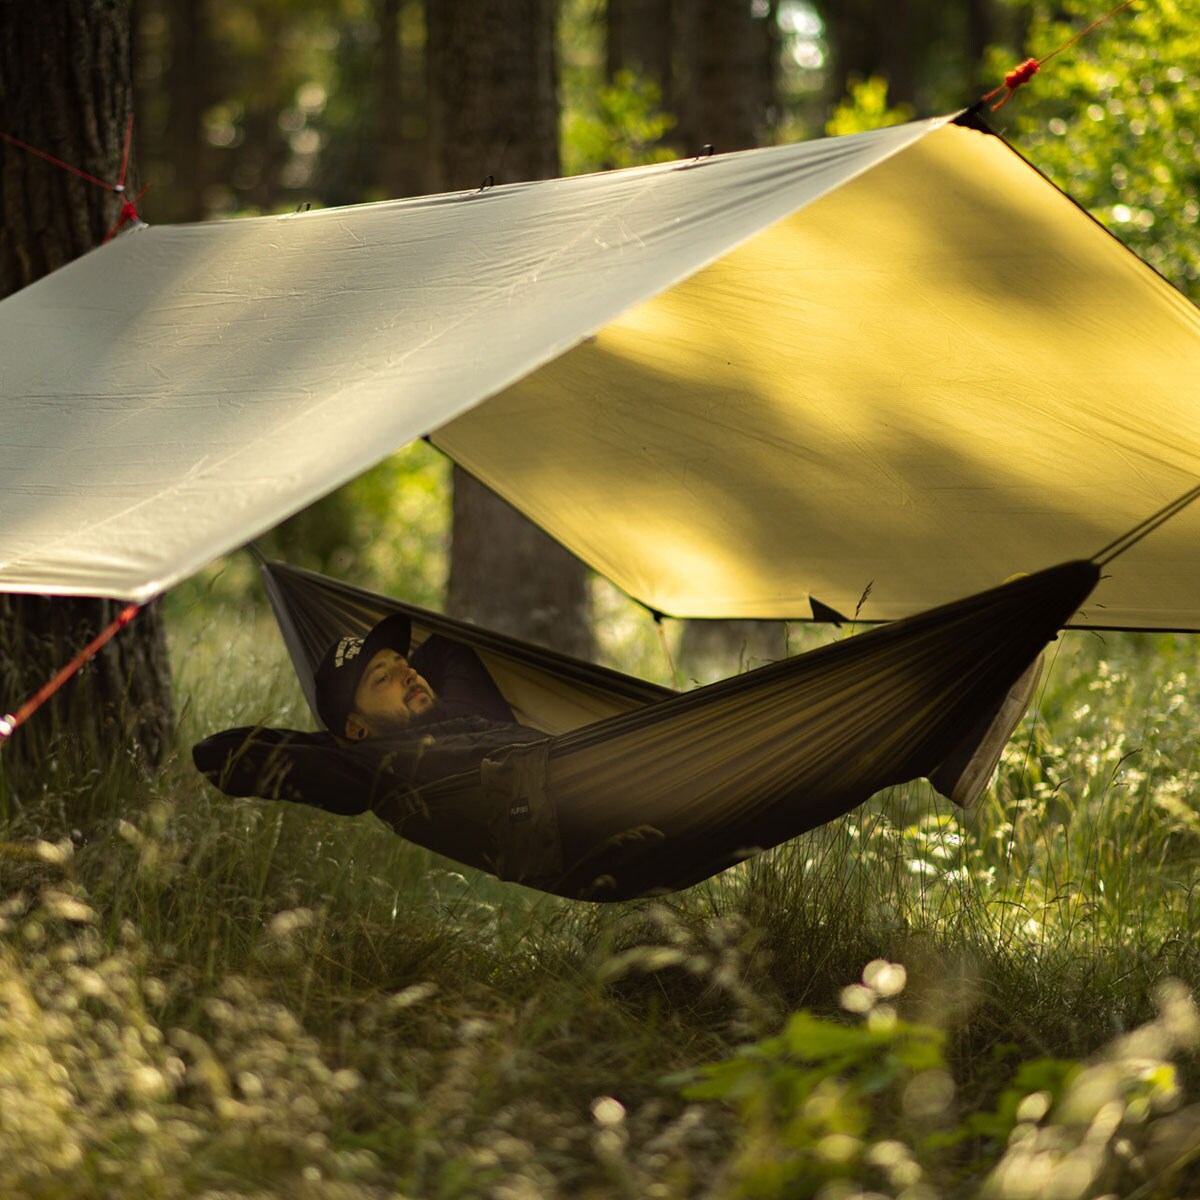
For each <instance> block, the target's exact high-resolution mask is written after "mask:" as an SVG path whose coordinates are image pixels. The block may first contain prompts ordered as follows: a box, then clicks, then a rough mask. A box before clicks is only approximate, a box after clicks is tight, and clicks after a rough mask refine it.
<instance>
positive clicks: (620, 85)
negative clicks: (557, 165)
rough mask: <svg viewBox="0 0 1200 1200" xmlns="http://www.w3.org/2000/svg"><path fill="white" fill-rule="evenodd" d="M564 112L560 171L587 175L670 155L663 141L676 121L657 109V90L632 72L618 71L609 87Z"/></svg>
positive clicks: (593, 91) (591, 92)
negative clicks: (588, 172) (590, 172)
mask: <svg viewBox="0 0 1200 1200" xmlns="http://www.w3.org/2000/svg"><path fill="white" fill-rule="evenodd" d="M579 101H580V102H579V103H577V104H575V105H573V106H572V107H571V108H569V109H567V110H566V112H565V113H564V114H563V122H562V143H563V170H564V172H565V173H566V174H567V175H579V174H583V173H584V172H587V171H599V170H612V169H614V168H619V167H636V166H641V165H642V164H644V163H654V162H667V161H669V160H670V159H672V158H674V157H675V153H674V151H673V150H671V149H670V148H668V147H666V146H664V145H663V138H664V137H665V136H666V135H667V133H669V132H670V130H671V129H672V128H673V127H674V125H675V118H674V117H672V116H670V115H669V114H668V113H665V112H663V111H662V109H661V107H660V105H661V103H662V95H661V93H660V90H659V88H658V86H657V85H656V84H654V83H652V82H651V81H649V80H646V79H641V78H639V77H638V76H636V75H635V74H633V73H632V72H631V71H621V72H618V74H617V77H616V79H615V80H614V81H613V82H612V83H611V84H605V85H602V86H600V87H596V88H594V89H589V91H588V93H587V94H586V96H581V97H579Z"/></svg>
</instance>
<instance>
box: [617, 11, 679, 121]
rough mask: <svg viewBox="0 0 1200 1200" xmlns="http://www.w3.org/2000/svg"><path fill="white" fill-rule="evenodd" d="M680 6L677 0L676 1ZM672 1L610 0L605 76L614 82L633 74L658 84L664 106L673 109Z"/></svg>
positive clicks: (666, 108)
mask: <svg viewBox="0 0 1200 1200" xmlns="http://www.w3.org/2000/svg"><path fill="white" fill-rule="evenodd" d="M676 4H678V0H676ZM671 10H672V0H608V8H607V13H606V24H605V28H606V37H605V61H604V73H605V77H606V78H607V80H608V82H609V83H612V82H613V81H614V80H615V79H616V77H617V75H618V73H619V72H621V71H632V72H633V73H634V74H635V75H640V76H641V77H642V78H643V79H649V80H651V81H652V82H654V83H656V84H657V85H658V87H659V91H660V92H661V94H662V107H663V108H664V109H665V110H668V111H669V109H670V107H671V96H672V78H671V76H672V71H671V40H672V39H671V32H672V25H671V18H672V11H671Z"/></svg>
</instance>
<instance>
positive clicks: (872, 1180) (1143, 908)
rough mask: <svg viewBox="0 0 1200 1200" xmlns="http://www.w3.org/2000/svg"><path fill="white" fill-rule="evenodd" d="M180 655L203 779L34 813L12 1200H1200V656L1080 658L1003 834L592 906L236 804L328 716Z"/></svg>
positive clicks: (206, 661) (5, 1106) (971, 826)
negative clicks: (267, 736) (220, 784)
mask: <svg viewBox="0 0 1200 1200" xmlns="http://www.w3.org/2000/svg"><path fill="white" fill-rule="evenodd" d="M185 615H186V614H185ZM172 628H173V629H174V630H175V632H174V633H173V638H174V642H173V657H174V663H175V673H176V690H177V695H178V697H180V698H181V699H183V700H184V703H182V704H181V706H180V707H181V713H180V730H179V751H178V754H177V755H176V757H175V758H174V759H173V760H172V761H171V762H169V763H168V764H166V765H165V766H164V767H162V768H161V769H159V770H156V771H154V772H152V773H147V772H144V771H140V770H138V769H137V768H136V767H135V766H133V765H131V764H126V763H120V762H118V763H114V764H113V765H112V767H111V768H110V769H109V770H108V771H107V772H105V773H98V774H97V775H96V776H94V777H92V778H90V779H88V780H85V781H82V782H80V783H79V784H77V785H73V790H64V789H63V788H56V787H55V786H54V785H53V784H51V783H47V784H46V785H45V787H44V788H43V789H42V790H41V792H40V793H39V794H37V795H12V794H6V795H5V796H4V800H3V806H2V811H0V818H2V819H3V828H2V830H0V837H2V838H3V844H2V846H0V1195H3V1196H5V1197H7V1196H13V1197H29V1198H31V1200H51V1198H53V1200H58V1198H60V1197H61V1198H66V1197H70V1198H71V1200H89V1198H92V1197H94V1198H96V1200H101V1198H102V1200H123V1198H125V1197H128V1198H130V1200H132V1198H134V1197H137V1198H138V1200H143V1198H151V1200H154V1198H174V1197H213V1198H216V1197H276V1196H278V1197H288V1198H289V1200H308V1198H313V1200H316V1198H322V1200H324V1198H329V1200H335V1198H336V1200H359V1198H375V1197H380V1198H382V1197H392V1196H408V1197H437V1198H445V1200H451V1198H455V1197H476V1196H479V1197H496V1198H497V1200H520V1198H524V1197H529V1198H530V1200H532V1198H534V1197H537V1198H547V1197H560V1196H561V1197H610V1196H611V1197H638V1198H642V1197H662V1198H664V1200H665V1198H674V1197H731V1196H747V1197H750V1196H761V1197H774V1196H796V1197H808V1196H816V1197H820V1200H851V1198H852V1197H880V1196H883V1197H897V1198H900V1197H903V1198H904V1200H935V1198H938V1197H960V1196H963V1197H966V1196H987V1197H1013V1198H1020V1197H1042V1196H1053V1197H1063V1198H1070V1197H1101V1196H1129V1197H1139V1198H1142V1197H1175V1196H1181V1195H1189V1194H1190V1195H1195V1194H1197V1193H1198V1192H1200V1174H1198V1172H1197V1166H1196V1164H1197V1161H1198V1160H1200V1078H1198V1075H1197V1070H1196V1067H1197V1059H1196V1053H1197V1049H1198V1048H1200V1018H1198V1017H1197V1012H1196V1008H1195V1006H1194V1004H1193V1000H1192V993H1193V991H1194V990H1195V988H1196V986H1197V984H1198V983H1200V949H1198V948H1197V942H1196V939H1195V937H1194V930H1195V929H1196V927H1197V916H1198V915H1200V887H1198V886H1197V885H1198V884H1200V814H1198V812H1197V807H1196V803H1195V800H1196V793H1197V787H1196V781H1197V769H1198V768H1197V754H1196V748H1197V738H1198V735H1197V728H1198V722H1197V713H1198V710H1200V699H1198V698H1197V696H1196V695H1195V690H1194V684H1193V681H1194V679H1195V678H1196V671H1195V668H1196V649H1195V647H1194V645H1193V642H1192V640H1191V639H1188V638H1185V637H1168V636H1157V637H1147V636H1133V635H1106V636H1104V637H1098V636H1096V635H1084V634H1068V635H1065V636H1064V637H1062V638H1061V639H1060V640H1059V642H1058V643H1056V646H1055V647H1054V649H1053V650H1052V652H1051V658H1052V659H1053V662H1052V668H1051V670H1050V671H1049V674H1048V678H1047V680H1046V682H1045V683H1044V685H1043V688H1042V690H1041V692H1040V694H1039V697H1038V701H1037V705H1036V711H1033V712H1031V714H1030V716H1029V717H1028V718H1027V719H1026V722H1025V723H1024V724H1023V726H1022V727H1021V728H1020V730H1019V731H1018V733H1017V735H1016V736H1015V737H1014V739H1013V742H1012V743H1011V744H1010V746H1009V748H1008V750H1007V751H1006V754H1005V757H1004V760H1003V762H1002V765H1001V769H1000V772H999V774H998V777H997V779H996V781H995V782H994V784H993V786H992V788H991V789H990V790H989V793H988V795H987V796H986V797H985V799H984V801H983V802H982V803H981V805H980V806H979V807H978V809H977V810H974V811H972V812H970V813H961V812H959V811H957V810H955V809H953V808H952V806H950V805H949V803H948V802H945V801H942V800H940V799H939V798H937V797H936V796H935V795H934V794H933V792H932V791H931V789H930V788H929V787H928V785H926V784H925V783H923V782H921V783H915V784H911V785H908V786H906V787H904V788H897V789H893V791H891V792H889V793H887V794H884V795H881V796H879V797H876V798H875V799H874V800H873V801H871V803H870V804H868V805H866V806H864V807H863V808H861V809H858V810H856V811H855V812H853V813H851V814H850V815H849V816H848V817H846V818H844V819H842V820H839V821H835V822H833V823H832V824H830V825H828V826H826V827H824V828H822V829H819V830H816V831H814V832H813V833H811V834H808V835H805V836H804V837H801V838H798V839H796V840H795V841H794V842H792V843H789V844H788V845H786V846H783V847H780V848H779V849H777V850H775V851H773V852H771V853H768V854H765V855H762V856H760V857H759V858H757V859H754V860H752V861H751V862H748V863H745V864H743V865H742V866H740V867H738V868H735V869H733V870H731V871H728V872H725V873H724V874H723V875H721V876H719V877H717V878H716V879H713V880H710V881H708V882H707V883H705V884H702V885H700V886H697V887H695V888H692V889H690V890H688V891H686V892H682V893H678V894H675V895H670V896H665V897H662V898H658V899H654V900H646V901H638V902H631V903H625V904H616V905H587V904H572V903H570V902H568V901H565V900H560V899H557V898H555V897H549V896H542V895H539V894H536V893H533V892H530V891H528V890H526V889H523V888H520V887H517V886H514V885H505V884H501V883H498V882H496V881H494V880H491V879H490V878H487V877H485V876H482V875H480V874H478V873H475V872H472V871H469V870H466V869H460V868H458V867H456V866H455V865H454V864H452V863H449V862H447V861H446V860H444V859H439V858H437V857H435V856H433V855H431V854H428V853H426V852H424V851H422V850H420V849H418V848H415V847H412V846H410V845H407V844H405V843H404V842H402V841H401V840H400V839H398V838H397V837H395V836H394V835H393V834H392V833H391V832H390V831H389V830H388V829H387V828H386V827H385V826H383V825H382V824H381V823H380V822H378V821H376V820H375V819H374V818H373V817H371V816H364V817H361V818H355V819H352V820H351V819H346V818H338V817H333V816H330V815H328V814H325V813H322V812H317V811H310V810H306V809H301V808H298V807H293V806H289V805H286V804H281V803H263V802H257V801H251V800H244V801H242V800H230V799H226V798H224V797H222V796H220V795H218V794H217V793H216V792H215V791H214V790H213V789H212V788H210V787H208V785H206V784H205V783H204V781H203V780H202V779H200V777H199V776H198V775H196V773H195V772H194V771H193V770H192V768H191V765H190V758H189V755H188V747H189V746H190V744H191V742H192V741H194V740H196V739H197V738H198V737H200V736H203V734H205V733H207V732H210V731H212V730H213V729H216V728H221V727H224V726H226V725H232V724H244V723H246V722H248V721H253V720H255V719H259V718H262V719H265V720H267V721H268V722H270V723H275V724H282V725H292V726H296V727H305V726H306V725H307V717H306V715H304V713H303V711H302V707H301V704H302V702H301V700H300V698H299V694H298V691H297V690H296V688H295V686H294V683H293V682H292V680H291V679H290V676H289V672H288V669H287V666H286V664H285V663H284V661H283V659H282V656H281V652H279V651H278V650H277V649H275V642H277V639H275V638H274V635H273V632H272V631H271V630H270V629H269V628H268V627H267V626H266V625H265V624H263V623H262V619H261V617H249V616H248V617H245V618H244V619H241V620H238V619H235V618H233V617H232V616H231V615H230V614H226V615H225V616H224V617H222V618H221V620H220V621H207V620H206V621H204V622H199V621H193V622H188V621H186V620H176V621H175V622H173V625H172ZM232 661H236V662H238V663H239V664H241V665H240V668H239V672H238V673H237V675H236V677H235V676H231V674H230V672H229V671H228V669H227V664H228V663H229V662H232ZM248 705H254V706H255V710H254V711H248ZM81 807H82V809H86V810H87V811H88V813H89V814H90V819H89V820H88V821H87V822H86V832H85V833H82V834H80V833H78V832H76V833H75V834H74V835H72V829H73V828H74V827H75V826H76V824H77V823H78V814H79V813H80V811H81Z"/></svg>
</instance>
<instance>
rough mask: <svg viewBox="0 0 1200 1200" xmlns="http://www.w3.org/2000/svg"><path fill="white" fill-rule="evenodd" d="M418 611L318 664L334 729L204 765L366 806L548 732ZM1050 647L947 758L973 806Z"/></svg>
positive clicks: (228, 733) (260, 743)
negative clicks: (420, 622)
mask: <svg viewBox="0 0 1200 1200" xmlns="http://www.w3.org/2000/svg"><path fill="white" fill-rule="evenodd" d="M410 638H411V626H410V623H409V620H408V618H407V617H405V616H403V615H402V614H394V615H392V616H389V617H385V618H384V619H383V620H382V621H381V622H380V623H379V624H378V625H376V626H375V627H374V628H373V629H372V630H371V631H370V633H369V634H368V635H367V636H366V638H360V637H355V636H350V635H347V636H344V637H342V638H339V639H338V640H337V641H336V642H334V643H333V644H332V645H331V646H330V647H329V649H328V650H327V652H326V654H325V656H324V658H323V659H322V661H321V664H320V666H319V668H318V669H317V672H316V675H315V683H316V700H317V710H318V712H319V714H320V716H321V720H322V721H323V722H324V724H325V726H326V727H327V732H322V733H301V732H298V731H295V730H286V729H271V728H265V727H262V726H247V727H242V728H238V729H228V730H225V731H224V732H222V733H217V734H214V735H213V736H211V737H209V738H206V739H205V740H204V741H202V742H200V743H199V744H198V745H196V746H195V747H194V748H193V751H192V755H193V759H194V761H195V763H196V766H197V767H198V768H199V769H200V770H201V771H202V772H203V773H204V774H205V775H206V776H207V777H208V779H209V780H211V782H213V783H214V784H216V786H217V787H219V788H220V789H221V790H222V791H223V792H225V793H226V794H228V795H231V796H263V797H267V798H274V799H284V800H295V801H299V802H302V803H305V804H311V805H315V806H316V807H318V808H323V809H326V810H327V811H329V812H336V813H342V814H345V815H354V814H358V813H362V812H366V811H368V810H370V809H371V808H373V807H375V806H376V805H378V804H379V803H380V802H383V801H385V800H388V799H396V798H398V797H403V796H404V795H405V794H407V793H409V792H411V791H413V790H414V789H417V788H420V787H421V786H423V785H425V784H428V783H432V782H435V781H436V780H439V779H445V778H447V777H449V776H452V775H457V774H461V773H463V772H466V771H471V770H474V769H476V768H478V767H479V764H480V763H481V762H482V761H483V760H484V759H485V758H487V757H488V756H489V755H490V754H493V753H495V752H496V751H497V750H500V749H502V748H503V747H506V746H511V745H514V744H517V743H522V742H534V741H541V740H544V739H546V737H547V735H546V734H545V733H543V732H541V731H539V730H536V729H531V728H529V727H528V726H525V725H521V724H519V723H518V722H517V720H516V717H515V715H514V714H513V711H512V709H511V708H510V707H509V705H508V702H507V701H506V700H505V699H504V697H503V696H502V695H501V693H500V690H499V688H498V687H497V686H496V684H495V681H494V680H493V679H492V677H491V675H489V674H488V672H487V669H486V668H485V667H484V665H483V663H482V662H480V660H479V658H478V656H477V655H476V654H475V652H474V651H473V650H471V649H470V648H469V647H467V646H464V645H462V644H461V643H459V642H455V641H451V640H450V639H448V638H444V637H439V636H436V635H435V636H432V637H430V638H429V639H428V640H426V641H425V642H424V643H423V644H422V645H421V646H419V647H418V648H417V649H416V650H413V651H412V652H411V654H410ZM1040 672H1041V659H1040V658H1039V659H1038V660H1037V661H1036V662H1035V663H1034V664H1033V666H1032V667H1030V669H1029V670H1028V671H1027V672H1026V673H1025V674H1024V675H1023V676H1022V677H1021V678H1020V679H1019V680H1018V681H1017V683H1016V684H1014V686H1013V687H1012V689H1011V690H1010V691H1009V692H1008V694H1007V695H1006V696H1005V697H1004V698H1003V700H1002V701H1001V702H1000V704H998V705H997V706H996V707H995V708H993V709H991V710H990V711H988V712H986V713H984V714H982V715H981V717H980V718H979V720H978V721H977V722H976V724H975V725H974V726H973V727H972V728H971V729H970V730H968V732H967V733H966V734H965V735H964V736H963V737H962V738H961V740H960V741H959V743H958V744H957V745H956V746H954V747H952V748H951V750H950V752H949V754H948V755H947V756H946V758H945V760H944V761H943V762H942V763H941V765H940V766H939V767H938V768H937V769H936V770H934V771H932V772H931V773H930V780H931V782H932V783H933V785H934V787H935V788H936V789H937V790H938V791H939V792H941V793H942V794H943V795H944V796H947V797H948V798H949V799H951V800H953V801H954V803H956V804H958V805H960V806H962V807H969V806H970V805H972V804H973V803H974V802H975V801H976V800H977V799H978V798H979V796H980V795H981V793H982V792H983V790H984V789H985V788H986V787H987V785H988V782H989V780H990V779H991V776H992V774H993V772H994V771H995V768H996V765H997V763H998V762H999V759H1000V755H1001V752H1002V751H1003V749H1004V746H1005V745H1006V744H1007V742H1008V739H1009V737H1010V735H1011V734H1012V731H1013V730H1014V729H1015V728H1016V726H1017V724H1018V723H1019V721H1020V719H1021V717H1022V715H1023V714H1024V712H1025V709H1026V707H1027V706H1028V703H1029V700H1030V697H1031V696H1032V694H1033V691H1034V688H1035V686H1036V684H1037V680H1038V677H1039V675H1040Z"/></svg>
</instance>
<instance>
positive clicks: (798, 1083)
mask: <svg viewBox="0 0 1200 1200" xmlns="http://www.w3.org/2000/svg"><path fill="white" fill-rule="evenodd" d="M903 979H904V971H903V968H901V967H898V966H896V965H895V964H892V963H885V962H882V961H880V962H874V963H871V964H869V965H868V967H867V969H866V971H865V972H864V983H862V984H860V985H856V986H855V987H854V988H852V989H847V992H848V993H849V994H848V995H847V996H846V1002H847V1003H849V1004H851V1005H854V1006H856V1007H859V1008H860V1009H861V1008H862V1007H866V1008H867V1010H868V1011H867V1016H866V1019H865V1020H864V1021H863V1022H861V1023H860V1024H858V1025H844V1024H842V1023H840V1022H835V1021H831V1020H828V1019H824V1018H821V1017H818V1016H815V1015H814V1014H812V1013H809V1012H803V1011H802V1012H798V1013H795V1014H793V1015H792V1016H791V1017H789V1018H788V1021H787V1023H786V1025H785V1026H784V1028H783V1032H782V1033H781V1034H779V1035H777V1036H774V1037H769V1038H764V1039H762V1040H761V1041H759V1042H756V1043H755V1044H753V1045H751V1046H748V1047H745V1048H744V1049H742V1050H740V1051H739V1052H738V1053H737V1054H736V1055H734V1056H733V1057H732V1058H730V1059H727V1060H726V1061H725V1062H722V1063H718V1064H715V1065H713V1066H709V1067H705V1068H702V1069H701V1071H700V1072H698V1074H699V1076H700V1080H699V1082H695V1083H691V1084H690V1085H688V1086H687V1087H685V1089H684V1094H685V1095H686V1096H688V1097H689V1098H690V1099H694V1100H721V1101H724V1102H726V1103H728V1104H730V1105H732V1106H733V1107H734V1109H735V1111H736V1112H737V1114H738V1121H739V1126H740V1136H739V1139H738V1142H739V1152H738V1153H737V1155H736V1156H735V1157H734V1159H733V1160H732V1162H731V1163H730V1166H729V1172H730V1175H731V1182H732V1185H733V1190H732V1194H736V1195H744V1196H764V1197H765V1196H784V1195H788V1196H792V1195H795V1196H799V1195H812V1194H814V1193H815V1192H816V1191H817V1190H818V1189H819V1187H820V1186H821V1185H822V1184H824V1183H827V1182H829V1181H830V1180H835V1179H853V1178H862V1177H863V1176H864V1175H867V1174H870V1173H871V1170H872V1168H873V1167H877V1166H882V1167H884V1168H885V1170H886V1172H887V1174H888V1175H889V1177H890V1178H891V1180H892V1182H893V1183H896V1184H898V1185H899V1186H901V1187H903V1186H907V1185H909V1184H914V1183H917V1182H918V1181H919V1180H920V1179H921V1178H922V1171H921V1169H920V1168H919V1167H918V1166H917V1164H916V1161H915V1160H914V1159H913V1157H912V1155H911V1153H910V1152H909V1151H907V1150H906V1149H905V1148H903V1147H902V1146H901V1145H900V1144H899V1143H897V1142H895V1141H894V1140H893V1139H892V1138H891V1137H890V1136H889V1137H887V1138H884V1139H877V1138H875V1137H873V1136H872V1133H871V1131H872V1130H873V1129H875V1128H878V1127H879V1126H880V1125H881V1124H884V1123H885V1122H887V1123H888V1124H890V1122H889V1121H887V1118H886V1117H884V1119H883V1120H882V1121H881V1120H880V1118H881V1116H883V1114H884V1113H885V1112H888V1111H889V1110H890V1113H891V1115H892V1117H893V1119H894V1117H895V1115H896V1114H898V1113H903V1110H904V1106H905V1104H906V1103H907V1104H908V1107H909V1109H910V1111H911V1112H913V1113H915V1112H916V1111H918V1110H919V1112H920V1115H921V1116H922V1117H924V1118H925V1119H930V1118H932V1117H937V1116H941V1115H942V1114H943V1112H944V1110H945V1108H946V1107H948V1104H949V1101H950V1099H951V1097H952V1095H953V1086H952V1084H951V1082H950V1080H949V1076H948V1075H946V1072H945V1061H944V1058H943V1054H942V1045H943V1042H944V1040H945V1039H944V1034H943V1032H942V1031H940V1030H938V1029H935V1028H933V1027H931V1026H926V1025H917V1024H912V1023H910V1022H907V1021H902V1020H900V1019H899V1018H898V1017H897V1015H896V1012H895V1010H894V1009H893V1008H892V1007H891V1006H890V1005H886V1004H884V1005H877V1004H876V1003H875V1002H876V1000H877V999H878V998H880V997H882V996H892V995H895V994H896V993H897V992H898V991H899V990H900V988H901V987H903ZM868 980H869V981H871V982H867V981H868ZM872 985H874V986H872ZM906 1098H907V1101H906ZM930 1098H933V1099H934V1101H935V1103H934V1104H933V1105H932V1106H930V1104H929V1099H930ZM913 1132H914V1133H915V1132H916V1131H915V1129H914V1131H913ZM916 1140H917V1141H920V1140H922V1139H921V1138H920V1137H917V1138H916Z"/></svg>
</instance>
